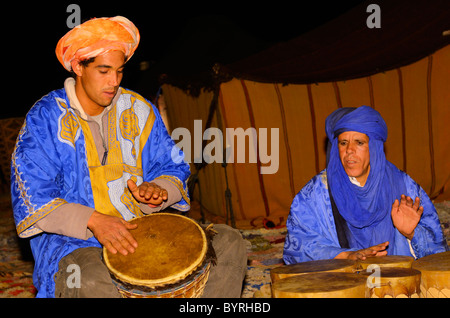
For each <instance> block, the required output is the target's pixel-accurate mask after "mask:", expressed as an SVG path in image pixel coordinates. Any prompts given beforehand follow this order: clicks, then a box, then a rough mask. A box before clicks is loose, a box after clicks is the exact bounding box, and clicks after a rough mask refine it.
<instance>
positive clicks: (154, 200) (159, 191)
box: [127, 179, 169, 206]
mask: <svg viewBox="0 0 450 318" xmlns="http://www.w3.org/2000/svg"><path fill="white" fill-rule="evenodd" d="M127 185H128V189H130V192H131V193H132V194H133V196H134V198H135V199H136V200H137V201H138V202H142V203H146V204H150V205H152V206H159V205H161V204H162V203H163V201H167V198H168V197H169V195H168V193H167V190H166V189H163V188H161V187H160V186H159V185H157V184H156V183H154V182H145V181H144V182H142V184H141V185H139V186H137V185H136V182H134V180H132V179H129V180H128V181H127Z"/></svg>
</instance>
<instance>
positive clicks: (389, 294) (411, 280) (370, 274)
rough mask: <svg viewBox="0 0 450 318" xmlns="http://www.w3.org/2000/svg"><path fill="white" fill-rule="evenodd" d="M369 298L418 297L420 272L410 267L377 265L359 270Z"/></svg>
mask: <svg viewBox="0 0 450 318" xmlns="http://www.w3.org/2000/svg"><path fill="white" fill-rule="evenodd" d="M360 275H361V276H365V277H367V279H368V280H367V288H368V291H369V297H371V298H419V295H420V272H419V271H418V270H415V269H411V268H401V267H384V268H381V267H378V268H376V267H375V268H373V271H372V270H370V269H369V271H361V272H360Z"/></svg>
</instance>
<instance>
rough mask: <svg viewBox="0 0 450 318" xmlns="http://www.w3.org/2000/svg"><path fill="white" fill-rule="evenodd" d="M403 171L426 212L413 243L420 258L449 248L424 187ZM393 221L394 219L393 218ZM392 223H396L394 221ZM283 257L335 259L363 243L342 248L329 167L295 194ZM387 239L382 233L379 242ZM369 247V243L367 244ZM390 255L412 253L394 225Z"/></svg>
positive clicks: (289, 259) (409, 189) (292, 259)
mask: <svg viewBox="0 0 450 318" xmlns="http://www.w3.org/2000/svg"><path fill="white" fill-rule="evenodd" d="M399 172H400V173H401V174H402V175H403V178H404V182H405V184H406V187H407V192H406V195H408V196H410V197H411V198H415V197H419V198H420V202H421V205H422V206H423V207H424V212H423V214H422V217H421V219H420V222H419V224H418V225H417V227H416V229H415V232H414V237H413V239H412V240H411V247H412V249H413V251H414V254H415V256H416V257H417V258H420V257H423V256H426V255H429V254H434V253H439V252H445V251H447V250H448V246H447V243H446V241H445V237H444V234H443V233H442V230H441V227H440V223H439V219H438V215H437V212H436V209H435V207H434V205H433V203H432V202H431V200H430V198H429V197H428V195H427V194H426V193H425V191H424V190H423V189H422V188H421V187H420V186H419V185H418V184H417V183H416V182H415V181H414V180H413V179H411V178H410V177H409V176H408V175H407V174H406V173H404V172H402V171H400V170H399ZM391 223H392V222H391ZM392 226H393V225H392ZM286 227H287V230H288V233H287V235H286V240H285V245H284V252H283V259H284V262H285V263H286V264H294V263H298V262H306V261H311V260H320V259H332V258H334V257H335V256H337V255H338V254H339V253H341V252H344V251H356V250H359V249H361V247H353V248H352V247H350V248H341V246H340V244H339V241H338V237H337V234H336V225H335V222H334V217H333V212H332V208H331V202H330V195H329V192H328V188H327V175H326V170H323V171H322V172H321V173H319V174H318V175H316V176H315V177H314V178H312V179H311V180H310V181H309V182H308V183H307V184H306V185H305V186H304V187H303V189H302V190H301V191H300V192H299V193H298V194H297V195H296V196H295V198H294V200H293V202H292V205H291V210H290V213H289V217H288V219H287V222H286ZM385 241H388V239H387V238H383V233H380V239H379V241H378V243H377V244H381V243H383V242H385ZM365 247H366V248H367V247H370V246H365ZM388 255H407V256H413V254H412V253H411V251H410V245H409V243H408V240H407V239H406V237H404V236H403V235H402V234H400V232H399V231H398V230H397V229H395V231H394V237H393V239H392V240H390V242H389V247H388Z"/></svg>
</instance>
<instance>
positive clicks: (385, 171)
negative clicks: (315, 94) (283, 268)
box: [283, 106, 448, 264]
mask: <svg viewBox="0 0 450 318" xmlns="http://www.w3.org/2000/svg"><path fill="white" fill-rule="evenodd" d="M326 133H327V137H328V140H329V144H328V150H327V168H326V169H325V170H323V171H322V172H320V173H319V174H318V175H316V176H315V177H314V178H312V179H311V180H310V181H309V182H308V183H307V184H306V185H305V186H304V188H303V189H302V190H301V191H300V192H299V193H298V194H297V195H296V196H295V198H294V200H293V202H292V205H291V210H290V214H289V217H288V220H287V224H286V225H287V230H288V233H287V236H286V241H285V246H284V253H283V258H284V261H285V263H286V264H293V263H298V262H305V261H311V260H321V259H333V258H336V259H339V258H341V259H354V260H355V259H364V258H366V257H368V256H382V255H407V256H414V257H415V258H420V257H423V256H426V255H429V254H434V253H438V252H444V251H447V250H448V246H447V243H446V241H445V237H444V235H443V233H442V230H441V227H440V223H439V219H438V216H437V212H436V209H435V208H434V205H433V203H432V202H431V200H430V198H429V197H428V196H427V194H426V193H425V191H424V190H423V189H422V188H421V187H420V186H419V185H418V184H417V183H416V182H415V181H414V180H413V179H411V177H409V176H408V175H407V174H406V173H404V172H402V171H400V170H399V169H398V168H396V167H395V166H394V165H393V164H392V163H390V162H389V161H387V160H386V156H385V153H384V142H385V141H386V138H387V126H386V123H385V122H384V120H383V118H382V117H381V115H380V114H379V113H378V112H377V111H376V110H374V109H373V108H371V107H368V106H361V107H358V108H341V109H338V110H336V111H335V112H333V113H332V114H331V115H330V116H329V117H328V118H327V119H326Z"/></svg>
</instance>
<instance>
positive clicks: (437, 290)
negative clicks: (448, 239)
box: [412, 251, 450, 298]
mask: <svg viewBox="0 0 450 318" xmlns="http://www.w3.org/2000/svg"><path fill="white" fill-rule="evenodd" d="M412 268H414V269H417V270H418V271H420V272H421V274H422V278H421V286H420V289H421V295H420V296H421V297H422V298H450V251H449V252H443V253H437V254H432V255H428V256H425V257H422V258H419V259H418V260H416V261H414V262H413V265H412Z"/></svg>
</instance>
